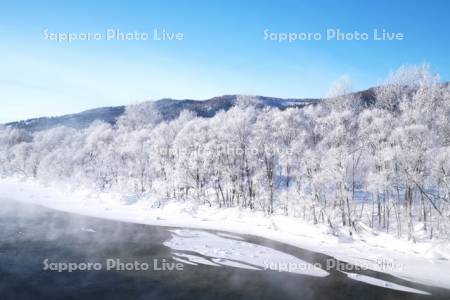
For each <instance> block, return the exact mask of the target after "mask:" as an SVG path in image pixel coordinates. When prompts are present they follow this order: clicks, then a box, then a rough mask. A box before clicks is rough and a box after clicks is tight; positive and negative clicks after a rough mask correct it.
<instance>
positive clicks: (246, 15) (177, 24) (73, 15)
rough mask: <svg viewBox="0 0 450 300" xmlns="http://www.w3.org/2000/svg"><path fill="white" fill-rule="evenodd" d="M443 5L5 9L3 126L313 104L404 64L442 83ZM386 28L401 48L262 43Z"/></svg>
mask: <svg viewBox="0 0 450 300" xmlns="http://www.w3.org/2000/svg"><path fill="white" fill-rule="evenodd" d="M449 25H450V2H448V1H414V0H413V1H408V2H404V1H368V0H367V1H319V0H315V1H215V0H210V1H195V0H193V1H170V0H169V1H142V2H137V1H126V2H125V1H73V2H72V3H71V4H69V2H68V1H40V2H37V1H36V2H34V3H33V2H31V1H27V2H22V1H9V3H2V4H1V8H0V34H1V39H2V42H1V43H0V101H1V104H2V105H1V110H0V123H1V122H7V121H12V120H17V119H25V118H31V117H37V116H44V115H45V116H48V115H59V114H65V113H71V112H78V111H82V110H85V109H89V108H94V107H99V106H112V105H121V104H129V103H134V102H138V101H143V100H148V99H159V98H164V97H171V98H178V99H183V98H193V99H205V98H209V97H212V96H217V95H222V94H258V95H267V96H278V97H299V98H300V97H321V96H324V95H326V93H327V92H328V89H329V86H330V85H331V83H332V82H333V81H334V80H336V79H337V78H338V77H339V76H341V75H343V74H346V75H348V76H349V77H350V78H351V79H352V82H353V87H354V89H355V90H358V89H365V88H368V87H370V86H374V85H377V84H379V83H380V82H382V81H383V79H384V78H385V77H386V75H387V74H388V72H389V71H390V70H394V69H396V68H397V67H399V66H400V65H403V64H420V63H423V62H427V63H429V64H430V65H431V67H432V69H433V70H435V71H436V72H438V73H440V75H441V78H442V79H443V80H449V78H450V68H449V66H450V59H449V55H448V53H450V38H449V36H450V35H449V32H448V30H449V29H450V26H449ZM108 28H118V29H119V30H120V31H122V32H133V31H139V32H149V33H150V34H152V33H153V29H154V28H157V29H158V30H160V31H161V30H162V28H165V30H166V31H168V32H182V33H183V35H184V39H183V40H182V41H154V40H152V38H151V37H150V38H149V39H148V40H146V41H117V40H114V41H105V40H98V41H96V40H91V41H73V42H70V43H69V42H57V41H48V40H45V38H44V33H43V32H44V30H45V29H48V31H49V32H52V33H64V32H72V33H83V32H90V33H95V32H101V33H102V32H105V30H106V29H108ZM328 28H340V29H341V30H342V31H343V32H353V31H355V30H356V31H359V32H368V33H370V34H371V33H372V30H373V29H379V30H382V29H386V30H387V31H389V32H401V33H403V34H404V35H405V39H404V40H403V41H373V40H368V41H327V40H325V38H324V39H322V40H321V41H296V42H292V43H288V42H282V43H280V42H277V41H267V40H264V34H263V32H264V30H265V29H268V30H269V31H270V32H320V33H322V34H324V33H325V31H326V30H327V29H328Z"/></svg>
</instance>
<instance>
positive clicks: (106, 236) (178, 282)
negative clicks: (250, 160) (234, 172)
mask: <svg viewBox="0 0 450 300" xmlns="http://www.w3.org/2000/svg"><path fill="white" fill-rule="evenodd" d="M0 205H1V210H0V299H8V300H9V299H14V300H16V299H235V298H237V299H362V298H364V299H450V294H449V293H448V291H446V290H443V289H436V288H431V287H427V286H421V285H417V284H412V283H410V282H406V281H403V280H399V279H396V278H394V277H392V276H388V275H383V274H379V273H376V272H371V271H365V272H364V276H366V277H369V278H375V279H376V280H387V281H392V282H395V283H396V284H400V285H405V286H408V287H411V288H414V289H418V290H421V291H426V292H430V293H431V294H432V296H426V295H421V294H414V293H408V292H403V291H396V290H391V289H386V288H384V287H382V286H375V285H368V284H366V283H363V282H361V281H358V280H353V279H352V278H349V277H348V275H347V274H344V273H341V272H338V271H334V270H327V271H328V272H329V275H328V274H324V273H321V272H322V270H315V272H318V273H316V274H315V275H318V274H319V275H325V276H311V275H312V274H310V273H304V274H299V272H296V273H287V272H277V271H270V270H264V267H263V266H262V265H261V257H262V258H264V259H266V260H268V259H273V258H274V257H273V256H274V255H275V256H277V257H278V258H279V256H280V255H281V256H282V257H284V258H286V257H289V259H297V260H298V261H300V262H304V263H305V264H307V265H308V264H311V265H315V264H322V265H324V261H325V260H326V259H329V257H327V256H324V255H321V254H317V253H313V252H309V251H305V250H301V249H297V248H294V247H290V246H287V245H284V244H280V243H276V242H273V241H269V240H264V239H259V238H255V237H250V236H236V235H228V234H224V233H215V232H204V231H189V230H187V231H186V230H182V229H176V228H164V227H156V226H146V225H139V224H128V223H123V222H116V221H109V220H101V219H96V218H88V217H82V216H77V215H73V214H67V213H61V212H56V211H52V210H48V209H44V208H40V207H37V206H32V205H29V204H26V205H25V204H19V203H15V202H11V201H6V200H1V201H0ZM187 234H190V235H187ZM192 234H194V235H195V237H194V239H193V237H192ZM176 237H178V238H181V239H178V240H177V238H176ZM205 240H206V241H207V242H206V243H205ZM212 246H214V247H212ZM202 247H203V248H204V249H203V248H202ZM228 248H229V249H232V252H229V251H228V252H227V249H228ZM202 249H203V250H202ZM239 251H240V252H239ZM258 251H262V253H259V254H258ZM238 252H239V253H238ZM252 255H253V256H255V257H253V256H252ZM248 257H253V260H248ZM243 258H245V260H244V259H243ZM46 259H47V260H48V262H63V263H64V262H72V263H88V262H91V263H95V262H99V263H101V264H102V266H103V268H101V269H99V270H90V271H79V270H78V271H73V272H67V271H65V272H57V271H49V270H43V267H44V264H43V261H44V260H46ZM108 259H119V260H120V262H124V263H127V262H128V263H133V262H140V263H148V265H149V266H151V267H150V269H149V270H139V271H137V270H130V271H127V270H124V271H116V270H115V269H112V270H109V271H108V270H106V269H105V263H106V260H108ZM154 262H157V263H160V264H166V265H165V266H166V267H167V268H169V269H170V268H171V267H169V266H173V265H175V264H181V265H182V270H174V269H171V270H169V269H165V270H154V265H153V264H154ZM160 266H161V265H160ZM323 272H325V271H323ZM351 276H356V275H351ZM364 276H357V277H358V279H361V278H365V277H364ZM376 280H375V282H377V281H376Z"/></svg>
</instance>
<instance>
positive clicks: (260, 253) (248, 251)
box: [164, 229, 329, 277]
mask: <svg viewBox="0 0 450 300" xmlns="http://www.w3.org/2000/svg"><path fill="white" fill-rule="evenodd" d="M171 231H172V238H171V239H169V240H167V241H165V242H164V245H165V246H167V247H170V248H172V249H174V250H177V251H190V252H195V253H199V254H201V255H202V256H206V257H209V258H210V259H211V260H212V261H214V262H217V263H220V264H222V265H228V266H232V267H237V268H242V267H244V268H246V269H248V268H253V269H275V270H276V271H283V272H291V273H296V274H302V275H309V276H316V277H325V276H328V275H329V273H328V272H326V271H324V270H322V269H320V268H318V267H316V266H314V265H313V264H310V263H308V262H306V261H303V260H301V259H299V258H297V257H295V256H292V255H289V254H286V253H283V252H281V251H278V250H275V249H272V248H269V247H265V246H261V245H257V244H253V243H249V242H246V241H243V240H235V239H232V238H227V237H223V236H220V235H218V234H213V233H209V232H205V231H198V230H188V229H175V230H171ZM177 255H180V254H179V253H177ZM196 262H197V261H196ZM208 263H209V261H208ZM284 266H295V268H284ZM258 267H259V268H258Z"/></svg>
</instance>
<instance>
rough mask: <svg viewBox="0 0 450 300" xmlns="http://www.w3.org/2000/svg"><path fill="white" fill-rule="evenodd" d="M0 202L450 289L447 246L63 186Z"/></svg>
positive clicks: (18, 184) (1, 192)
mask: <svg viewBox="0 0 450 300" xmlns="http://www.w3.org/2000/svg"><path fill="white" fill-rule="evenodd" d="M2 198H7V199H13V200H18V201H21V202H28V203H33V204H39V205H42V206H45V207H48V208H53V209H57V210H61V211H67V212H72V213H78V214H83V215H87V216H95V217H101V218H107V219H114V220H120V221H126V222H133V223H142V224H150V225H160V226H173V227H184V228H196V229H212V230H220V231H227V232H231V233H239V234H251V235H255V236H260V237H264V238H267V239H271V240H275V241H278V242H282V243H286V244H290V245H293V246H296V247H300V248H304V249H307V250H311V251H315V252H320V253H324V254H327V255H330V256H333V257H335V258H337V259H339V260H341V261H345V262H349V263H352V264H356V265H360V266H363V267H369V268H371V269H373V270H375V271H379V272H384V273H389V274H392V275H394V276H397V277H399V278H403V279H406V280H409V281H413V282H417V283H422V284H426V285H432V286H438V287H445V288H450V245H449V243H448V242H447V243H437V242H431V241H430V242H421V243H416V244H413V243H411V242H408V241H406V240H398V239H395V238H394V237H392V236H390V235H387V234H384V233H376V234H375V233H371V232H370V231H368V232H367V233H365V234H364V235H361V236H358V237H354V238H350V237H348V236H346V234H345V233H344V232H342V233H341V234H339V235H333V234H331V232H330V230H329V228H328V227H327V226H325V225H313V224H309V223H305V222H302V221H301V220H299V219H295V218H292V217H286V216H280V215H274V216H271V217H267V216H264V215H263V213H261V212H254V211H253V212H252V211H247V210H244V209H239V208H230V209H223V208H222V209H220V210H219V209H215V208H211V207H209V206H194V205H192V204H191V203H175V202H173V203H169V204H167V205H165V206H164V207H161V208H152V207H151V205H150V201H145V200H139V201H134V200H133V201H131V200H130V199H125V198H124V197H123V196H121V195H119V194H115V193H95V192H91V191H88V190H80V189H72V188H70V187H68V186H61V185H58V186H44V185H42V184H40V183H38V182H36V181H31V180H27V181H23V180H21V179H17V178H3V179H0V199H2Z"/></svg>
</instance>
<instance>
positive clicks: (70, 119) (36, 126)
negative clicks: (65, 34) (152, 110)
mask: <svg viewBox="0 0 450 300" xmlns="http://www.w3.org/2000/svg"><path fill="white" fill-rule="evenodd" d="M238 97H239V95H224V96H219V97H214V98H211V99H207V100H191V99H184V100H175V99H169V98H165V99H160V100H157V101H155V102H154V105H155V107H156V109H157V110H158V111H159V112H160V113H161V115H162V116H163V119H164V120H172V119H174V118H176V117H178V115H179V114H180V113H181V112H182V111H183V110H190V111H193V112H195V113H196V114H197V115H198V116H201V117H206V118H210V117H213V116H214V115H215V114H216V113H217V112H219V111H221V110H225V111H227V110H229V109H230V108H231V107H233V106H234V105H235V104H236V101H237V98H238ZM255 97H256V98H257V99H258V100H259V104H260V105H262V106H267V107H277V108H280V109H285V108H287V107H303V106H305V105H309V104H313V103H318V102H320V101H321V99H312V98H311V99H290V98H288V99H283V98H275V97H265V96H255ZM124 112H125V106H114V107H100V108H94V109H90V110H86V111H83V112H80V113H75V114H68V115H63V116H57V117H40V118H34V119H28V120H23V121H17V122H10V123H6V124H4V125H6V126H10V127H14V128H21V129H27V130H31V131H40V130H46V129H49V128H52V127H56V126H68V127H73V128H77V129H82V128H86V127H88V126H89V125H90V124H91V123H93V122H95V121H103V122H106V123H110V124H115V122H116V121H117V119H118V118H119V117H120V116H121V115H122V114H123V113H124Z"/></svg>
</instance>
